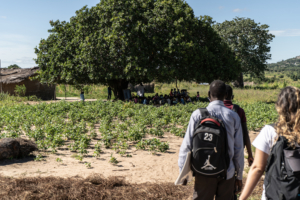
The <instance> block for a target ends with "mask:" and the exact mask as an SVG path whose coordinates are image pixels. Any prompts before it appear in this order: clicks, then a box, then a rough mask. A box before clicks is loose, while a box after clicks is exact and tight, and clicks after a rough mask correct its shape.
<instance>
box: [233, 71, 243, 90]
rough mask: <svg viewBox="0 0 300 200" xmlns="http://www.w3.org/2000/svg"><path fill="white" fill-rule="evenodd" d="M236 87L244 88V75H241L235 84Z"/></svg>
mask: <svg viewBox="0 0 300 200" xmlns="http://www.w3.org/2000/svg"><path fill="white" fill-rule="evenodd" d="M233 85H234V86H235V87H239V88H243V87H244V78H243V73H241V74H240V76H239V77H238V79H237V80H236V81H235V82H234V83H233Z"/></svg>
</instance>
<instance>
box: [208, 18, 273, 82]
mask: <svg viewBox="0 0 300 200" xmlns="http://www.w3.org/2000/svg"><path fill="white" fill-rule="evenodd" d="M213 28H214V29H215V30H216V31H217V32H218V34H219V35H220V37H222V38H223V40H224V41H225V42H226V43H227V44H228V45H229V47H230V48H231V50H232V51H233V52H234V54H235V55H236V56H237V57H238V58H239V60H240V61H241V65H242V73H241V74H240V76H239V79H238V80H237V82H236V83H237V85H238V86H239V87H244V82H243V74H250V75H251V76H253V77H262V76H264V72H265V70H266V69H267V60H268V59H270V58H271V54H269V52H270V50H271V47H270V46H269V44H270V42H271V41H272V40H273V38H274V37H275V36H274V35H272V34H271V33H269V30H268V28H269V26H268V25H266V24H262V25H260V23H256V22H255V21H254V20H252V19H249V18H240V17H236V18H234V19H233V20H232V21H224V22H223V23H217V24H214V25H213Z"/></svg>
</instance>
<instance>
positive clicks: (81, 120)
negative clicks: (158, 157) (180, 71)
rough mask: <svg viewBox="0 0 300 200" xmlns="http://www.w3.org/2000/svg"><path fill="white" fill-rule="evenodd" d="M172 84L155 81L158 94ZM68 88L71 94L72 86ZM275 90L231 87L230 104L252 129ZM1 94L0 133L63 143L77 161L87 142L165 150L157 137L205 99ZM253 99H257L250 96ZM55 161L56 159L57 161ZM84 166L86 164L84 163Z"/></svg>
mask: <svg viewBox="0 0 300 200" xmlns="http://www.w3.org/2000/svg"><path fill="white" fill-rule="evenodd" d="M181 84H182V85H181V87H182V88H186V89H188V90H189V91H190V92H192V93H194V92H196V91H200V93H201V97H203V98H204V99H205V98H206V93H207V90H208V86H199V85H195V84H194V85H193V84H189V83H181ZM94 87H95V88H94V91H100V92H102V93H100V92H98V93H97V92H94V95H96V94H102V99H104V98H105V96H104V95H105V92H106V91H105V87H104V86H94ZM172 87H173V85H171V84H161V85H158V87H157V88H156V90H157V91H158V92H159V93H162V94H163V93H167V91H168V90H169V88H172ZM73 92H74V94H76V91H75V89H74V90H73ZM278 92H279V89H276V90H255V89H235V90H234V94H235V97H236V99H237V101H235V102H234V103H236V104H239V105H240V106H241V107H242V108H244V110H245V112H246V116H247V123H248V128H249V130H258V129H259V128H261V127H263V126H264V125H266V124H270V123H274V122H275V121H276V119H277V112H276V110H275V105H274V101H275V100H276V96H277V94H278ZM149 95H151V94H149ZM71 96H72V95H71ZM95 97H96V96H95ZM2 98H3V99H2V100H3V101H2V102H1V104H0V112H1V115H0V127H1V129H2V134H1V135H0V138H5V137H12V138H17V137H26V138H29V139H31V140H33V141H35V142H36V144H37V145H38V148H39V149H40V151H44V152H51V153H53V154H56V152H57V150H58V149H59V148H60V147H64V148H67V149H68V151H71V152H73V153H74V156H73V157H74V159H78V160H80V161H82V160H84V159H85V157H87V154H88V150H90V149H91V148H90V147H93V148H92V150H93V152H92V153H93V156H94V157H101V154H102V153H105V151H106V149H112V150H113V151H115V153H116V154H119V155H120V156H122V157H124V158H126V157H132V156H134V155H132V154H130V153H129V152H128V151H127V150H128V149H129V148H132V147H133V148H136V149H137V150H141V151H149V152H150V153H152V154H156V153H158V152H160V153H164V152H166V151H167V150H168V149H169V143H168V142H163V141H161V138H162V137H163V136H164V135H165V134H166V133H171V134H173V135H175V136H177V137H183V136H184V134H185V131H186V127H187V125H188V123H189V118H190V115H191V113H192V112H193V111H194V110H196V109H197V108H201V107H206V106H207V105H208V102H197V103H196V102H194V103H190V104H187V105H181V104H178V105H176V106H168V105H164V106H159V107H156V106H153V105H142V104H134V103H132V102H127V103H124V102H122V101H115V102H112V101H107V102H106V101H103V100H102V99H101V98H100V99H99V100H98V101H93V102H66V101H58V102H57V103H45V102H42V101H40V102H37V103H36V104H33V105H31V104H29V103H26V102H25V103H24V101H25V100H26V98H17V97H10V96H7V95H3V96H2ZM255 98H256V99H260V101H255ZM96 127H97V128H96ZM147 136H151V137H150V138H149V137H147ZM93 141H94V142H93ZM95 141H96V142H95ZM40 159H41V156H40V155H37V157H36V161H39V160H40ZM59 161H61V160H57V162H59ZM109 162H111V163H112V164H115V163H117V162H118V161H117V159H116V158H115V157H113V156H112V157H111V159H110V160H109ZM88 165H89V166H88ZM87 167H90V164H89V163H87ZM247 170H248V171H249V169H247ZM259 196H260V195H259V193H258V194H255V195H254V196H252V199H257V198H259Z"/></svg>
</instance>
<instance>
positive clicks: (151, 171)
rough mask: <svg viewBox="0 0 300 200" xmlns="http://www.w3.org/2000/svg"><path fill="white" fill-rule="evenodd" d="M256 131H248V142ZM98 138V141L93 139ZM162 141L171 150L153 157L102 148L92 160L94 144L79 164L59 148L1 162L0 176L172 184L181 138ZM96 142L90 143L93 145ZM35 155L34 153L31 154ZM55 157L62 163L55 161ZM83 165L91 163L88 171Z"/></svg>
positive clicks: (67, 152)
mask: <svg viewBox="0 0 300 200" xmlns="http://www.w3.org/2000/svg"><path fill="white" fill-rule="evenodd" d="M257 134H258V132H250V138H251V141H253V139H254V138H255V137H256V136H257ZM96 139H97V138H96ZM161 140H162V141H164V142H165V141H167V142H169V146H170V149H169V150H168V151H167V152H166V153H157V154H156V155H152V154H151V153H150V152H148V151H143V150H136V149H135V147H133V146H131V147H130V149H129V150H128V151H127V153H129V154H130V155H132V157H122V156H120V155H119V154H116V153H115V152H114V151H113V150H112V149H105V148H104V147H102V150H103V153H101V156H100V158H95V157H93V156H92V154H93V145H92V147H91V148H90V149H89V150H88V151H89V154H88V156H87V157H85V158H84V159H83V160H82V161H81V162H80V161H78V160H76V159H75V158H74V157H72V155H73V154H75V153H73V152H70V151H69V150H68V149H67V148H60V150H58V151H57V153H55V154H53V153H50V152H40V153H41V155H43V160H42V161H34V158H35V157H34V156H31V157H28V158H24V159H12V160H4V161H0V166H1V167H0V175H3V176H9V177H15V178H17V177H33V176H42V177H44V176H51V175H52V176H58V177H72V176H76V175H80V176H82V177H84V178H86V177H88V176H90V175H91V174H93V173H98V174H102V175H103V176H104V177H109V176H124V177H126V181H129V182H131V183H145V182H175V180H176V178H177V176H178V173H179V169H178V165H177V161H178V153H179V148H180V145H181V143H182V140H183V139H182V138H179V137H176V136H173V135H171V134H165V136H164V137H163V138H161ZM96 141H97V140H94V141H93V142H92V143H93V144H95V143H96ZM34 153H35V154H38V153H37V152H34ZM111 154H113V156H114V157H116V158H117V160H118V161H119V163H118V164H116V165H112V164H111V163H109V160H110V157H111ZM57 158H60V159H61V160H62V161H61V162H58V161H57ZM86 163H91V168H87V166H86Z"/></svg>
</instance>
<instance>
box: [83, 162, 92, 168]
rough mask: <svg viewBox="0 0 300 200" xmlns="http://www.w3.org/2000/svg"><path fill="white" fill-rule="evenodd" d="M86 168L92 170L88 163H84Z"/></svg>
mask: <svg viewBox="0 0 300 200" xmlns="http://www.w3.org/2000/svg"><path fill="white" fill-rule="evenodd" d="M84 164H85V166H86V168H88V169H90V168H92V164H91V163H90V162H87V163H84Z"/></svg>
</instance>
